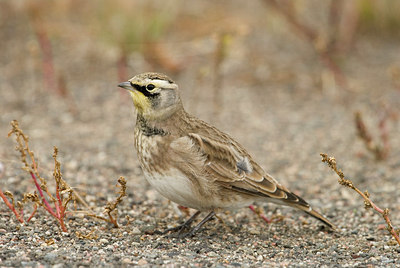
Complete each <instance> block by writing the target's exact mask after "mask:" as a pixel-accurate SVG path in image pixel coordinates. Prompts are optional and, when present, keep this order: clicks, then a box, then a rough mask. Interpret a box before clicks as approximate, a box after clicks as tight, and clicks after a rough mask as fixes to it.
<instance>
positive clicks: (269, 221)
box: [249, 205, 272, 223]
mask: <svg viewBox="0 0 400 268" xmlns="http://www.w3.org/2000/svg"><path fill="white" fill-rule="evenodd" d="M249 209H250V210H251V211H253V212H254V213H255V214H257V215H258V216H259V217H261V219H263V220H264V221H265V222H266V223H271V222H272V220H270V219H268V218H267V216H265V215H264V214H262V213H258V212H257V211H256V209H255V208H254V206H253V205H250V206H249Z"/></svg>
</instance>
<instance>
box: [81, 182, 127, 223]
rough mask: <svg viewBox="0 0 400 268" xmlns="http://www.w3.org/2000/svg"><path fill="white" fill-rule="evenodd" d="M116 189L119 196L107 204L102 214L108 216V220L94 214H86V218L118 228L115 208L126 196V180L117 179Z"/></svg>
mask: <svg viewBox="0 0 400 268" xmlns="http://www.w3.org/2000/svg"><path fill="white" fill-rule="evenodd" d="M118 184H119V185H117V187H120V190H119V192H118V194H119V196H118V197H117V199H115V201H114V202H108V203H107V205H106V207H105V208H104V214H106V215H107V216H108V218H105V217H102V216H99V215H96V214H94V213H87V215H88V216H90V217H94V218H96V219H100V220H103V221H105V222H109V223H111V224H113V225H114V227H115V228H118V222H117V218H118V209H117V206H118V204H120V203H121V202H122V198H123V197H124V196H126V180H125V178H124V177H122V176H121V177H119V179H118Z"/></svg>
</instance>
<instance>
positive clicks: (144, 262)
mask: <svg viewBox="0 0 400 268" xmlns="http://www.w3.org/2000/svg"><path fill="white" fill-rule="evenodd" d="M147 263H148V262H147V261H146V260H145V259H140V260H139V261H138V263H137V264H138V265H146V264H147Z"/></svg>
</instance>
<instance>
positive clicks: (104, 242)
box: [99, 238, 108, 244]
mask: <svg viewBox="0 0 400 268" xmlns="http://www.w3.org/2000/svg"><path fill="white" fill-rule="evenodd" d="M99 242H100V243H102V244H108V240H107V239H105V238H101V239H100V240H99Z"/></svg>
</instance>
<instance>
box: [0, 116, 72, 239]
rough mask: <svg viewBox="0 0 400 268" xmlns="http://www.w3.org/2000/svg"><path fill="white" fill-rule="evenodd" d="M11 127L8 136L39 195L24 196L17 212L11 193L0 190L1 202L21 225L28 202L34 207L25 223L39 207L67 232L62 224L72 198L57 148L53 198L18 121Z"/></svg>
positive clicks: (54, 155)
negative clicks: (14, 144) (13, 141)
mask: <svg viewBox="0 0 400 268" xmlns="http://www.w3.org/2000/svg"><path fill="white" fill-rule="evenodd" d="M11 126H12V129H11V131H10V132H9V133H8V136H9V137H10V136H11V135H13V134H14V135H15V136H16V141H17V146H16V150H17V151H18V152H19V153H20V155H21V162H22V163H23V165H24V166H23V169H24V170H25V171H27V172H28V173H29V174H30V175H31V178H32V180H33V182H34V184H35V186H36V189H37V191H38V193H39V194H37V193H34V194H29V193H26V194H24V198H23V200H22V201H21V202H17V207H18V209H19V211H17V210H16V208H15V203H14V198H13V195H12V194H11V193H9V192H6V193H4V194H3V192H1V190H0V196H1V197H2V198H3V201H4V202H5V203H6V205H7V206H8V207H9V208H10V210H11V211H12V212H13V213H14V214H15V216H16V217H17V219H18V221H20V222H21V223H23V222H24V218H23V205H24V204H25V203H27V202H28V201H29V202H32V203H33V204H34V207H33V212H32V214H31V215H30V217H29V218H28V220H27V222H29V221H30V219H31V218H32V217H33V215H34V214H35V213H36V210H37V207H38V206H41V207H43V208H44V209H45V210H46V211H47V212H48V213H50V215H52V216H53V217H54V218H55V219H56V220H57V221H58V222H59V224H60V227H61V230H62V231H63V232H67V227H66V226H65V223H64V218H65V211H66V209H67V206H68V203H69V202H70V201H71V200H72V199H74V196H73V190H72V189H71V187H70V186H69V185H68V184H67V183H66V182H65V181H64V180H63V179H62V175H61V169H60V163H59V162H58V161H57V154H58V149H57V147H54V154H53V158H54V172H53V178H54V180H55V182H56V189H55V192H56V193H55V195H56V196H55V197H54V196H53V195H52V194H51V192H50V190H49V188H48V187H47V182H46V180H45V179H44V178H43V177H42V176H40V174H39V171H38V163H37V160H36V159H35V156H34V153H33V151H31V150H30V148H29V138H28V136H26V135H25V134H24V132H23V131H22V129H20V127H19V124H18V121H16V120H13V121H12V122H11ZM65 194H68V196H67V197H66V198H65V197H64V195H65ZM6 195H7V196H8V197H9V198H10V199H11V201H12V202H11V203H10V202H9V201H8V200H7V198H6V197H5V196H6ZM46 196H47V198H46ZM47 199H49V200H50V202H52V203H53V205H54V208H53V206H52V205H51V204H50V203H49V201H48V200H47Z"/></svg>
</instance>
